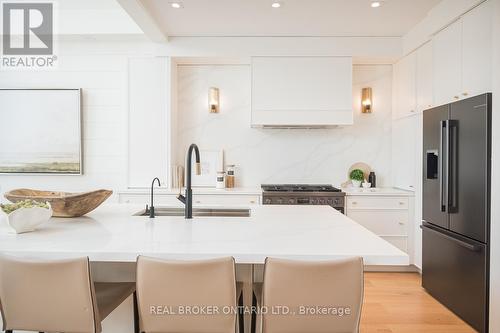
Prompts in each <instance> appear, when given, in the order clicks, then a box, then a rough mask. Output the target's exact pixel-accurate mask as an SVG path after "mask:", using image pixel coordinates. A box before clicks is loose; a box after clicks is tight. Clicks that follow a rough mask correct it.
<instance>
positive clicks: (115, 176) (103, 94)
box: [0, 38, 166, 193]
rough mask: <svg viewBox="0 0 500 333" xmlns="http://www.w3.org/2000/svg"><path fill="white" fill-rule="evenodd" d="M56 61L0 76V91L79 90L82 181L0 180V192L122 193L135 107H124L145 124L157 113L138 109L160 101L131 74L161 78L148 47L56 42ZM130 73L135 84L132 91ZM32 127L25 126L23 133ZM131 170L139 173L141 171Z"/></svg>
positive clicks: (150, 85)
mask: <svg viewBox="0 0 500 333" xmlns="http://www.w3.org/2000/svg"><path fill="white" fill-rule="evenodd" d="M58 58H59V61H58V67H57V68H56V69H53V70H46V71H1V72H0V87H2V88H82V91H83V94H82V113H83V155H84V161H83V162H84V175H83V176H65V175H50V176H48V175H0V192H1V193H3V192H5V191H7V190H9V189H12V188H19V187H29V188H39V189H49V190H64V191H85V190H91V189H96V188H109V189H113V190H119V189H124V188H126V187H127V186H128V183H129V181H133V180H134V179H133V177H129V168H128V148H129V147H128V140H129V136H128V117H129V103H130V101H131V100H132V101H135V103H131V104H130V106H131V107H130V112H131V114H133V115H137V114H138V113H140V112H144V117H145V118H147V117H148V116H149V114H148V112H159V110H160V108H161V105H159V102H158V103H157V104H154V103H149V104H147V105H145V106H146V108H145V110H143V109H142V108H141V105H140V103H141V102H143V101H144V99H145V98H148V97H151V98H153V99H155V98H156V99H155V101H159V100H160V98H159V97H158V94H161V93H162V92H161V91H160V89H159V88H158V84H157V83H158V80H157V79H151V78H150V77H147V76H144V75H143V76H137V74H138V73H141V71H142V69H143V67H145V68H144V70H145V72H146V73H157V75H164V74H163V73H160V71H158V70H156V68H155V67H154V66H160V67H161V65H160V63H161V62H160V61H159V60H158V59H160V58H154V57H153V56H152V51H151V43H148V42H145V41H140V40H137V41H134V40H133V39H132V40H129V41H126V42H124V41H110V40H102V39H99V40H92V39H88V38H86V39H85V40H77V41H75V40H71V41H60V42H59V44H58ZM149 60H150V61H149ZM131 73H132V75H133V76H134V78H135V82H134V84H132V85H131V84H130V82H129V81H130V80H129V77H130V75H131ZM148 110H149V111H148ZM1 121H8V119H2V120H1ZM53 121H54V122H57V119H54V120H53ZM153 123H154V122H153ZM34 125H36V124H30V123H29V121H27V122H26V131H29V126H34ZM19 135H20V136H21V135H23V133H19ZM12 140H15V138H12ZM136 142H137V141H136ZM0 144H10V142H1V143H0ZM154 148H155V147H154V146H153V147H152V149H154ZM146 163H149V162H148V161H145V164H144V165H147V164H146ZM135 167H136V169H135V170H139V171H140V170H141V165H139V166H137V165H135ZM164 168H165V169H166V166H165V167H164ZM144 186H146V184H144Z"/></svg>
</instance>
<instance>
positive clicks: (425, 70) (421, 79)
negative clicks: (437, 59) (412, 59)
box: [416, 42, 434, 112]
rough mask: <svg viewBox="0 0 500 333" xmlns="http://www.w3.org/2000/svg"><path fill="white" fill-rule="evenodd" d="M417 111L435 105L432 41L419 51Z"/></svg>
mask: <svg viewBox="0 0 500 333" xmlns="http://www.w3.org/2000/svg"><path fill="white" fill-rule="evenodd" d="M416 52H417V71H416V86H417V111H418V112H422V111H423V110H426V109H429V108H432V107H433V105H434V94H433V89H432V87H433V84H432V62H433V61H432V43H431V42H428V43H426V44H424V45H423V46H422V47H420V48H419V49H418V50H417V51H416Z"/></svg>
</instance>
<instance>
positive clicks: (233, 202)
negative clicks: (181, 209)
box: [193, 194, 260, 206]
mask: <svg viewBox="0 0 500 333" xmlns="http://www.w3.org/2000/svg"><path fill="white" fill-rule="evenodd" d="M193 203H194V204H195V205H218V206H238V205H239V206H252V205H258V204H259V203H260V196H258V195H233V194H232V195H215V194H200V195H197V196H196V197H194V198H193Z"/></svg>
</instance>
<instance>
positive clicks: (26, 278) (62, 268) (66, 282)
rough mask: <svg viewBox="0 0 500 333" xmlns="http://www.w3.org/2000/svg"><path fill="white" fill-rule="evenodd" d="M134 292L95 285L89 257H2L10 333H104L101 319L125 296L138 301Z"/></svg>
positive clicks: (1, 287) (0, 293)
mask: <svg viewBox="0 0 500 333" xmlns="http://www.w3.org/2000/svg"><path fill="white" fill-rule="evenodd" d="M134 292H135V284H134V283H95V284H94V283H92V279H91V275H90V265H89V260H88V258H77V259H69V260H57V261H39V260H29V259H19V258H14V257H9V256H4V255H0V311H1V312H2V319H3V330H5V331H6V332H7V333H11V332H12V331H13V330H24V331H39V332H62V333H69V332H80V333H100V332H101V321H102V320H104V318H106V317H107V316H108V315H109V314H110V313H111V312H112V311H113V310H114V309H115V308H117V307H118V306H119V305H120V304H121V303H122V302H123V301H124V300H125V299H126V298H127V297H129V296H130V295H132V294H134V298H135V293H134ZM134 303H135V302H134ZM134 312H136V311H134ZM136 327H137V325H136Z"/></svg>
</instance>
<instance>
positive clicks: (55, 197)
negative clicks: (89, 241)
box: [4, 188, 113, 217]
mask: <svg viewBox="0 0 500 333" xmlns="http://www.w3.org/2000/svg"><path fill="white" fill-rule="evenodd" d="M111 194H113V191H109V190H97V191H92V192H84V193H68V192H52V191H39V190H32V189H26V188H21V189H16V190H12V191H9V192H7V193H5V194H4V196H5V198H7V199H8V200H9V201H12V202H18V201H22V200H26V199H31V200H35V201H38V202H49V203H50V205H51V207H52V210H53V211H54V213H53V214H52V216H55V217H78V216H82V215H85V214H87V213H89V212H91V211H93V210H94V209H96V208H97V207H99V205H100V204H102V203H103V202H104V201H105V200H106V199H107V198H109V196H110V195H111Z"/></svg>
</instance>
